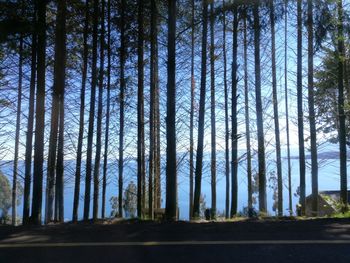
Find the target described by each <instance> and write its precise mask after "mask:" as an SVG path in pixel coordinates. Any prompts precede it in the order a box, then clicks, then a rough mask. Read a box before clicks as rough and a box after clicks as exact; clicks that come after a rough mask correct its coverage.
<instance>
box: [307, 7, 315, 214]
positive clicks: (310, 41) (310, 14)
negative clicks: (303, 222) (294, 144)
mask: <svg viewBox="0 0 350 263" xmlns="http://www.w3.org/2000/svg"><path fill="white" fill-rule="evenodd" d="M307 17H308V18H307V28H308V102H309V121H310V139H311V188H312V214H313V216H317V215H318V163H317V144H316V140H317V138H316V135H317V133H316V123H315V106H314V104H315V102H314V32H313V30H314V29H313V24H314V22H313V1H312V0H308V1H307Z"/></svg>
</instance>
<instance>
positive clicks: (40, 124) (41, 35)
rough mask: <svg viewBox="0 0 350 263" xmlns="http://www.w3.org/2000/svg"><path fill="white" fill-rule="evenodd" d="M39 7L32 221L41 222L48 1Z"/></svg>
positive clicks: (41, 3) (38, 3)
mask: <svg viewBox="0 0 350 263" xmlns="http://www.w3.org/2000/svg"><path fill="white" fill-rule="evenodd" d="M36 4H37V7H38V24H37V33H38V49H37V50H38V53H37V54H38V67H37V74H38V75H37V76H38V80H37V93H36V122H35V143H34V176H33V197H32V223H33V224H36V225H40V224H41V215H42V214H41V213H42V200H43V194H42V192H43V162H44V127H45V71H46V65H45V58H46V1H37V2H36Z"/></svg>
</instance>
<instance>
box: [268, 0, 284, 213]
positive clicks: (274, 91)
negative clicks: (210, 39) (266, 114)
mask: <svg viewBox="0 0 350 263" xmlns="http://www.w3.org/2000/svg"><path fill="white" fill-rule="evenodd" d="M270 22H271V43H272V47H271V49H272V100H273V119H274V123H275V139H276V164H277V185H278V186H277V189H278V190H277V191H278V204H277V207H278V209H277V210H278V216H283V179H282V161H281V139H280V126H279V115H278V97H277V73H276V40H275V7H274V4H273V1H270Z"/></svg>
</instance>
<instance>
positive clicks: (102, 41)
mask: <svg viewBox="0 0 350 263" xmlns="http://www.w3.org/2000/svg"><path fill="white" fill-rule="evenodd" d="M101 1H102V8H101V35H100V76H99V78H100V79H99V86H98V107H97V127H96V155H95V167H94V199H93V211H92V217H93V220H97V218H98V199H99V190H100V187H99V183H100V165H101V148H102V143H101V141H102V140H101V137H102V108H103V105H102V99H103V73H104V57H105V55H104V50H105V26H104V23H105V0H101Z"/></svg>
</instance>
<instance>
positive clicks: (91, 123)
mask: <svg viewBox="0 0 350 263" xmlns="http://www.w3.org/2000/svg"><path fill="white" fill-rule="evenodd" d="M98 5H99V1H98V0H94V14H93V31H92V68H91V75H92V76H91V97H90V112H89V128H88V138H87V156H86V176H85V196H84V220H88V219H89V215H90V197H91V172H92V142H93V137H94V120H95V104H96V103H95V98H96V86H97V27H98Z"/></svg>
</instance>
